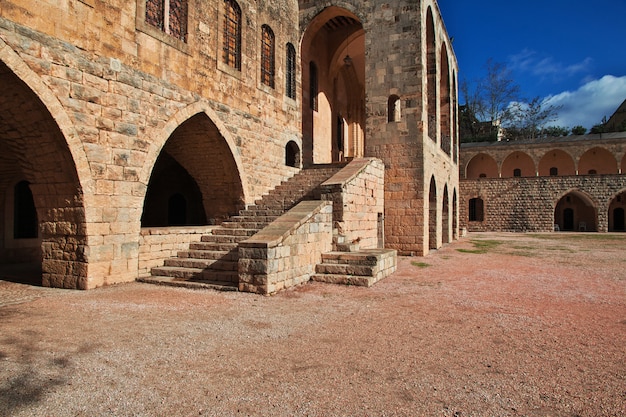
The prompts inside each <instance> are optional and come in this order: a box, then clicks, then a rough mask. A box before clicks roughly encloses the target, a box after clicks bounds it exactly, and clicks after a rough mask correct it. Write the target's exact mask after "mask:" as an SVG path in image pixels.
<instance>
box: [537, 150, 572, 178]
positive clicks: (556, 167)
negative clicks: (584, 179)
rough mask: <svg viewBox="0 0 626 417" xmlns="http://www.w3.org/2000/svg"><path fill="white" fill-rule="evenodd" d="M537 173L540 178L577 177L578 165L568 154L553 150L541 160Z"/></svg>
mask: <svg viewBox="0 0 626 417" xmlns="http://www.w3.org/2000/svg"><path fill="white" fill-rule="evenodd" d="M537 172H538V173H539V176H540V177H548V176H564V175H576V164H575V162H574V158H573V157H572V155H570V154H569V153H568V152H566V151H564V150H562V149H551V150H550V151H548V152H546V153H545V154H544V155H543V156H542V157H541V159H540V160H539V165H538V167H537Z"/></svg>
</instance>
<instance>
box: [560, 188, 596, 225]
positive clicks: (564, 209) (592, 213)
mask: <svg viewBox="0 0 626 417" xmlns="http://www.w3.org/2000/svg"><path fill="white" fill-rule="evenodd" d="M554 224H555V229H557V227H556V226H558V230H562V231H570V232H574V231H576V232H578V231H581V232H592V231H597V230H598V203H597V202H595V201H594V200H593V199H592V198H591V196H589V195H588V194H587V193H585V192H583V191H580V190H578V189H571V190H569V191H567V192H565V193H563V194H562V196H561V197H560V198H559V199H558V200H557V202H556V204H555V208H554Z"/></svg>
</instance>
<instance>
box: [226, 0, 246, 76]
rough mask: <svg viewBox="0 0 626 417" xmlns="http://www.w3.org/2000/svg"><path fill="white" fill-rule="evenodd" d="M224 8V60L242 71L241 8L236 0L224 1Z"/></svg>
mask: <svg viewBox="0 0 626 417" xmlns="http://www.w3.org/2000/svg"><path fill="white" fill-rule="evenodd" d="M224 8H225V15H224V45H223V47H222V49H223V60H224V63H225V64H226V65H229V66H231V67H233V68H235V69H238V70H241V8H240V7H239V5H238V4H237V2H236V1H234V0H224Z"/></svg>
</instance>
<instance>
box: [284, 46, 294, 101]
mask: <svg viewBox="0 0 626 417" xmlns="http://www.w3.org/2000/svg"><path fill="white" fill-rule="evenodd" d="M286 61H287V77H286V80H285V83H286V85H285V94H286V95H287V97H289V98H292V99H294V100H295V99H296V48H295V47H294V46H293V45H292V44H290V43H288V44H287V60H286Z"/></svg>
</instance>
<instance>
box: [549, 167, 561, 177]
mask: <svg viewBox="0 0 626 417" xmlns="http://www.w3.org/2000/svg"><path fill="white" fill-rule="evenodd" d="M557 175H559V169H558V168H557V167H552V168H550V176H551V177H556V176H557Z"/></svg>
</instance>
